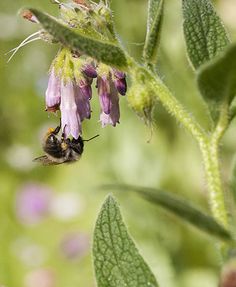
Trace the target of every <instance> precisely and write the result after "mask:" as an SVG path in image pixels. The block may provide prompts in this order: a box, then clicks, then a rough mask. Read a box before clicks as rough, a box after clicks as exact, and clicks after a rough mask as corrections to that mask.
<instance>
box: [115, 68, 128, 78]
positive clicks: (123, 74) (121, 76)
mask: <svg viewBox="0 0 236 287" xmlns="http://www.w3.org/2000/svg"><path fill="white" fill-rule="evenodd" d="M113 74H114V76H115V77H116V78H117V79H120V80H122V79H124V78H125V73H124V72H121V71H118V70H116V69H113Z"/></svg>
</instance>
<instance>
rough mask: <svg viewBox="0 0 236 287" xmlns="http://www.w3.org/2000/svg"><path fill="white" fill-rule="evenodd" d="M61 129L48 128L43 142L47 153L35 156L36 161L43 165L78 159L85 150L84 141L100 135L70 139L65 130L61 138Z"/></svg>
mask: <svg viewBox="0 0 236 287" xmlns="http://www.w3.org/2000/svg"><path fill="white" fill-rule="evenodd" d="M60 129H61V126H58V127H56V128H55V129H53V128H50V129H49V130H48V132H47V134H46V136H45V139H44V143H43V150H44V152H45V155H42V156H40V157H37V158H35V159H34V160H33V161H34V162H39V163H41V164H42V165H58V164H62V163H72V162H75V161H78V160H79V159H80V157H81V155H82V153H83V151H84V142H85V141H90V140H92V139H94V138H96V137H98V135H96V136H94V137H92V138H90V139H88V140H83V139H82V137H81V136H79V137H78V139H74V138H73V139H70V138H65V136H64V132H63V133H62V135H61V138H60V139H59V138H58V133H59V131H60Z"/></svg>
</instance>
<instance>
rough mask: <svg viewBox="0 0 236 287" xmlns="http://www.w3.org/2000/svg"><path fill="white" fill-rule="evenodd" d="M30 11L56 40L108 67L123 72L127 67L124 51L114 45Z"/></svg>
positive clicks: (33, 10) (42, 13)
mask: <svg viewBox="0 0 236 287" xmlns="http://www.w3.org/2000/svg"><path fill="white" fill-rule="evenodd" d="M28 10H30V11H31V12H32V13H33V14H34V15H35V16H36V17H37V19H38V21H39V22H40V23H41V25H42V26H43V28H44V29H45V30H46V31H47V32H48V33H49V34H51V35H52V36H53V37H54V38H55V40H57V41H58V42H60V43H61V44H62V45H63V46H66V47H68V48H70V49H72V50H74V51H78V52H83V53H85V54H86V55H88V56H91V57H93V58H95V59H96V60H98V61H101V62H103V63H105V64H107V65H112V66H115V67H117V68H120V69H122V70H125V68H126V67H127V60H126V56H125V54H124V52H123V51H122V49H121V48H120V47H118V46H116V45H114V44H113V43H110V42H106V41H101V40H98V39H95V38H91V37H88V36H86V35H85V34H82V33H78V32H75V31H73V30H72V29H70V28H68V27H67V26H64V25H63V24H62V23H60V22H58V21H57V20H56V19H55V18H53V17H52V16H50V15H48V14H46V13H44V12H41V11H39V10H37V9H28Z"/></svg>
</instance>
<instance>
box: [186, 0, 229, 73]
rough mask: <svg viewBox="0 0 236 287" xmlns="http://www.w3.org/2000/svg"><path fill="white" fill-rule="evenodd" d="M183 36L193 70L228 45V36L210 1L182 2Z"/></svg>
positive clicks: (193, 0)
mask: <svg viewBox="0 0 236 287" xmlns="http://www.w3.org/2000/svg"><path fill="white" fill-rule="evenodd" d="M183 16H184V24H183V25H184V35H185V41H186V44H187V51H188V55H189V58H190V61H191V62H192V64H193V66H194V68H195V69H197V68H198V67H199V66H201V65H202V64H204V63H205V62H207V61H209V60H211V59H212V58H214V57H215V56H216V55H218V54H219V53H220V52H221V51H222V50H224V49H225V47H226V46H227V45H228V44H229V42H230V41H229V38H228V35H227V33H226V31H225V29H224V26H223V24H222V22H221V20H220V18H219V17H218V15H217V14H216V12H215V10H214V7H213V6H212V3H211V1H210V0H183Z"/></svg>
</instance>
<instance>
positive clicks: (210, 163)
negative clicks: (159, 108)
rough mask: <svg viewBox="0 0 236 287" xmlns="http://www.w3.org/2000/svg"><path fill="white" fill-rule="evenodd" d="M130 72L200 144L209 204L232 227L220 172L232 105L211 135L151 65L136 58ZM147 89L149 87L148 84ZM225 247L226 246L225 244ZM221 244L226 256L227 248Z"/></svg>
mask: <svg viewBox="0 0 236 287" xmlns="http://www.w3.org/2000/svg"><path fill="white" fill-rule="evenodd" d="M130 67H131V68H130V74H131V76H132V78H133V80H134V81H135V80H137V79H140V78H142V79H143V81H145V82H146V83H148V86H149V87H151V89H152V91H153V96H154V97H156V98H157V100H159V101H160V102H161V103H162V105H163V106H164V108H165V109H166V110H167V111H168V112H169V113H170V114H171V115H172V116H174V117H175V118H176V119H177V121H178V122H179V123H181V124H182V125H183V126H184V127H185V129H186V130H188V131H189V132H190V133H191V134H192V136H193V137H194V138H195V139H196V141H197V142H198V144H199V147H200V150H201V153H202V157H203V163H204V167H205V174H206V181H207V185H208V189H209V195H208V198H209V205H210V208H211V212H212V215H213V217H214V218H215V219H216V220H217V221H218V222H219V223H220V224H221V225H222V226H224V227H225V228H226V229H227V228H229V223H228V212H227V208H226V205H225V197H224V190H223V184H222V179H221V172H220V163H219V146H220V141H221V139H222V137H223V135H224V133H225V131H226V129H227V127H228V125H229V117H228V111H229V107H228V104H225V103H224V104H222V108H221V112H220V116H219V120H218V124H217V125H216V127H215V129H214V131H213V132H212V133H210V134H208V133H207V132H206V131H205V130H204V129H203V128H202V127H201V126H200V124H199V123H198V122H197V121H196V119H195V118H194V117H193V116H192V115H191V114H190V113H188V112H187V111H186V110H185V109H184V107H183V106H182V104H181V103H180V102H179V101H178V100H177V99H176V98H175V97H174V96H173V95H172V93H171V92H170V90H169V89H168V88H167V87H166V86H165V85H164V84H163V83H162V81H161V80H160V79H159V78H157V76H156V75H154V74H153V73H152V72H151V71H149V70H148V69H147V68H144V67H141V66H139V65H138V64H137V63H135V62H134V61H132V64H131V66H130ZM145 88H146V87H145ZM221 247H222V246H221ZM221 247H220V250H221V253H222V257H224V256H225V251H226V249H225V247H222V248H221Z"/></svg>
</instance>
